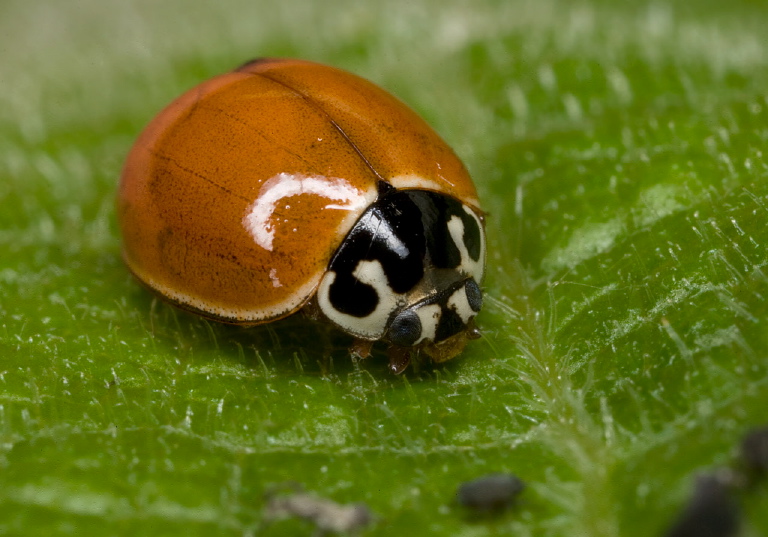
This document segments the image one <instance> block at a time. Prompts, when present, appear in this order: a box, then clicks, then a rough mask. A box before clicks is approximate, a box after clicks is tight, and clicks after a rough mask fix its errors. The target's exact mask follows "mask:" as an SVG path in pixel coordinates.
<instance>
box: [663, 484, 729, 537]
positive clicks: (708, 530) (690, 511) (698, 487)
mask: <svg viewBox="0 0 768 537" xmlns="http://www.w3.org/2000/svg"><path fill="white" fill-rule="evenodd" d="M732 481H733V479H732V476H731V473H730V472H729V471H727V470H724V471H721V472H718V473H714V474H703V475H700V476H698V477H697V478H696V484H695V486H694V490H693V496H691V498H690V499H689V500H688V504H687V505H686V506H685V508H684V509H683V511H682V512H681V513H680V514H679V515H678V517H677V520H676V521H675V522H674V524H672V526H671V527H670V528H669V529H668V530H667V531H666V533H664V537H735V536H736V535H738V532H739V508H738V505H737V504H736V500H735V498H734V497H733V490H732V488H733V484H732Z"/></svg>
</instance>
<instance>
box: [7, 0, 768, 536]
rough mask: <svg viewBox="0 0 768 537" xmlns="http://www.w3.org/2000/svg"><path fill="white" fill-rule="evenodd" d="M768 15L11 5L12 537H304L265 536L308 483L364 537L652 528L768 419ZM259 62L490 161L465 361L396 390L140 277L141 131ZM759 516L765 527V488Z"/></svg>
mask: <svg viewBox="0 0 768 537" xmlns="http://www.w3.org/2000/svg"><path fill="white" fill-rule="evenodd" d="M766 28H768V4H766V3H765V2H759V1H756V0H755V1H741V0H733V1H729V2H715V1H690V0H680V1H679V2H661V1H659V2H650V3H649V2H634V3H631V2H609V1H604V2H603V1H599V0H594V1H587V0H574V1H566V0H562V1H557V0H529V1H511V2H509V1H504V2H501V1H500V2H491V1H478V0H427V1H418V0H395V1H390V2H387V1H383V0H381V1H378V0H377V1H371V2H356V1H349V2H346V1H340V0H325V1H323V2H301V1H298V0H280V1H275V2H261V1H249V2H246V1H238V0H231V1H230V0H228V1H222V2H209V3H202V2H200V3H197V2H191V1H183V0H165V1H163V2H155V1H150V0H133V1H130V2H127V1H126V2H118V1H103V0H78V1H70V2H59V1H55V0H46V1H43V0H40V1H36V2H27V1H22V0H4V1H3V2H2V3H0V534H16V535H18V534H26V535H33V534H37V535H43V534H49V535H70V534H77V535H100V536H101V535H121V534H122V535H206V536H210V535H255V534H257V533H260V534H264V535H307V534H308V533H309V527H308V526H307V525H306V524H304V523H301V522H294V521H284V522H279V523H275V524H274V525H272V526H270V527H268V528H263V527H261V526H260V525H259V524H260V522H261V510H262V508H263V504H264V500H263V493H264V491H265V489H266V488H267V487H269V485H270V484H273V483H279V482H282V481H286V480H294V481H299V482H301V483H303V484H304V485H305V486H306V488H307V489H309V490H313V491H316V492H318V493H320V494H322V495H324V496H327V497H330V498H333V499H335V500H337V501H340V502H352V501H364V502H366V503H367V504H368V505H369V506H370V508H371V509H372V510H373V511H375V512H376V513H377V515H378V522H377V524H376V526H375V527H373V528H372V529H371V530H370V531H369V532H368V533H367V534H369V535H424V536H426V535H464V536H484V535H500V534H514V535H520V536H525V535H536V536H539V535H567V536H573V535H579V536H582V535H583V536H619V535H621V536H635V535H637V536H640V535H643V536H645V535H660V534H661V533H662V532H663V529H664V528H665V527H666V526H667V524H668V523H669V521H670V520H671V519H672V518H673V517H674V514H675V512H676V511H677V510H678V509H679V508H680V506H681V505H682V504H683V503H684V501H685V498H686V497H687V496H688V495H689V493H690V490H691V485H692V482H693V479H694V476H695V475H696V473H697V472H700V471H704V470H706V469H708V468H714V467H717V466H723V465H727V464H730V463H731V462H732V461H733V459H734V457H735V451H736V446H737V445H738V442H739V439H740V438H741V436H742V435H743V434H744V432H745V431H747V430H748V429H749V428H751V427H754V426H757V425H761V424H763V423H765V422H768V416H767V413H766V408H768V390H766V384H767V382H768V381H767V377H766V369H768V330H766V328H765V326H766V320H768V302H767V300H768V266H767V265H768V252H766V244H767V243H768V226H766V222H768V181H766V179H767V178H768V168H767V167H766V161H765V152H766V150H768V98H767V95H768V93H767V90H766V88H768V69H766V68H767V67H768V38H767V37H766V35H768V34H766ZM265 55H267V56H297V57H303V58H307V59H313V60H317V61H321V62H324V63H330V64H333V65H337V66H340V67H343V68H346V69H349V70H351V71H354V72H356V73H358V74H360V75H362V76H365V77H367V78H369V79H371V80H373V81H375V82H377V83H379V84H380V85H382V86H384V87H385V88H387V89H389V90H390V91H392V92H393V93H395V94H396V95H398V96H399V97H400V98H402V99H403V100H405V101H406V102H407V103H409V104H410V105H411V106H412V107H414V108H415V109H416V110H417V111H418V112H419V113H420V114H422V115H423V116H424V117H425V118H426V119H427V120H428V121H429V122H430V123H431V124H432V125H433V126H434V127H435V128H436V130H437V131H438V132H440V133H441V135H442V136H443V137H444V138H445V139H446V140H447V141H448V142H449V143H450V144H451V145H452V146H453V147H454V149H455V150H456V151H457V153H458V154H459V155H460V156H461V157H462V158H463V159H464V161H465V162H466V164H467V166H468V168H469V169H470V170H471V172H472V174H473V176H474V178H475V181H476V183H477V186H478V189H479V191H480V195H481V199H482V200H483V203H484V207H485V209H486V210H487V211H488V212H489V218H488V244H489V259H488V261H489V273H488V277H487V280H486V282H485V289H486V296H487V299H486V306H485V309H484V311H483V312H482V313H481V315H480V316H479V319H478V321H479V324H480V326H481V327H482V329H483V333H484V337H483V338H482V339H481V340H478V341H476V342H473V343H472V344H471V345H470V346H469V347H468V349H467V350H466V352H465V353H464V354H463V355H462V356H461V357H459V358H457V359H456V360H454V361H452V362H450V363H448V364H446V365H445V366H441V367H431V366H427V365H425V366H423V367H421V368H419V369H418V370H409V371H408V373H407V374H405V375H403V376H401V377H393V376H391V375H390V374H389V373H388V372H387V370H386V360H385V359H384V357H383V355H382V353H381V352H378V353H377V354H376V355H375V356H374V357H373V358H372V359H370V360H367V361H365V362H362V363H353V362H352V361H351V360H350V358H349V355H348V353H347V352H346V350H345V348H346V345H348V339H347V338H345V337H344V336H342V335H338V334H335V333H332V332H331V331H329V330H327V329H326V328H324V327H322V326H316V325H312V324H309V323H306V322H304V321H301V320H298V319H296V320H293V319H290V320H287V321H285V322H280V323H276V324H273V325H267V326H263V327H258V328H255V329H249V330H244V329H239V328H236V327H229V326H221V325H217V324H214V323H208V322H206V321H204V320H201V319H198V318H195V317H193V316H190V315H188V314H185V313H181V312H178V311H175V310H174V309H172V308H171V307H169V306H167V305H165V304H163V303H161V302H159V301H157V300H155V299H153V297H152V296H150V294H149V293H148V292H146V291H145V290H144V289H142V288H141V287H140V286H139V285H138V284H137V283H136V282H135V281H133V280H132V278H131V277H130V276H129V274H128V273H127V271H126V269H125V268H124V267H123V265H122V263H121V261H120V259H119V240H120V239H119V236H118V233H117V228H116V222H115V216H114V210H113V200H114V192H115V186H116V182H117V178H118V176H119V173H120V168H121V166H122V162H123V159H124V157H125V155H126V153H127V151H128V149H129V148H130V146H131V143H132V141H133V140H134V139H135V137H136V136H137V134H138V133H139V132H140V130H141V128H142V127H143V126H144V125H145V124H146V123H147V122H148V121H149V120H150V119H151V117H152V116H153V115H154V114H155V113H157V111H158V110H159V109H160V108H161V107H162V106H164V105H165V104H167V103H168V102H169V101H170V100H171V99H172V98H174V97H175V96H177V95H178V94H180V93H181V92H183V91H184V90H185V89H187V88H189V87H192V86H194V85H195V84H197V83H199V82H200V81H202V80H204V79H206V78H209V77H211V76H213V75H215V74H218V73H221V72H224V71H227V70H229V69H231V68H233V67H234V66H236V65H239V64H240V63H242V62H243V61H245V60H248V59H250V58H253V57H257V56H265ZM318 341H322V342H324V343H322V344H318V343H317V342H318ZM491 471H509V472H513V473H515V474H517V475H519V476H520V477H521V478H522V479H524V480H525V481H526V482H527V484H528V489H527V490H526V491H525V492H524V494H523V496H522V497H521V500H520V502H519V504H518V506H517V507H516V508H515V509H514V510H513V511H511V512H510V513H508V514H506V515H504V516H501V517H498V518H492V519H488V520H485V519H484V520H475V519H473V518H472V517H470V516H469V515H468V514H467V513H465V512H463V511H462V510H460V509H459V508H458V507H457V506H456V505H455V504H454V503H453V502H454V501H453V497H454V494H455V489H456V487H457V485H458V484H459V483H460V482H462V481H465V480H467V479H471V478H474V477H477V476H479V475H482V474H485V473H487V472H491ZM743 504H744V506H745V534H746V535H761V534H762V535H765V534H768V492H767V491H766V489H765V488H758V489H755V490H753V491H751V492H750V493H748V494H745V495H744V498H743Z"/></svg>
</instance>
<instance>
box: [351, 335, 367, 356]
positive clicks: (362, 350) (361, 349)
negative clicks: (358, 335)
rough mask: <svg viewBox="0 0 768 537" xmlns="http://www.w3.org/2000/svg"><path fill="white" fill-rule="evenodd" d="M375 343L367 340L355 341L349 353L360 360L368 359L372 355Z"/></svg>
mask: <svg viewBox="0 0 768 537" xmlns="http://www.w3.org/2000/svg"><path fill="white" fill-rule="evenodd" d="M372 347H373V341H369V340H367V339H355V340H354V341H353V342H352V345H351V346H350V347H349V352H351V353H352V354H353V355H355V356H357V357H358V358H368V357H369V356H370V355H371V348H372Z"/></svg>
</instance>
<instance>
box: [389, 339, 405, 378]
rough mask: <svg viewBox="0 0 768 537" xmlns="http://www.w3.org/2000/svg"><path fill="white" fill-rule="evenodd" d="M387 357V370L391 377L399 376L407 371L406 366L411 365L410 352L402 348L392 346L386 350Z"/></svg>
mask: <svg viewBox="0 0 768 537" xmlns="http://www.w3.org/2000/svg"><path fill="white" fill-rule="evenodd" d="M387 355H388V356H389V370H390V371H391V372H392V374H393V375H399V374H400V373H402V372H403V371H405V370H406V369H408V365H409V364H410V363H411V351H410V350H408V349H406V348H404V347H395V346H394V345H392V346H391V347H389V349H387Z"/></svg>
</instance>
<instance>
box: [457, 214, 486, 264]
mask: <svg viewBox="0 0 768 537" xmlns="http://www.w3.org/2000/svg"><path fill="white" fill-rule="evenodd" d="M462 209H463V207H462ZM460 216H461V222H462V223H463V224H464V236H463V237H462V238H461V239H462V240H463V241H464V245H465V246H466V247H467V253H468V254H469V257H471V258H472V260H473V261H479V260H480V255H481V254H482V252H481V249H482V245H483V243H482V241H483V240H482V237H481V231H480V225H479V224H478V221H477V220H476V219H475V218H473V217H472V216H471V215H469V214H468V213H467V211H465V210H462V211H461V213H460Z"/></svg>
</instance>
